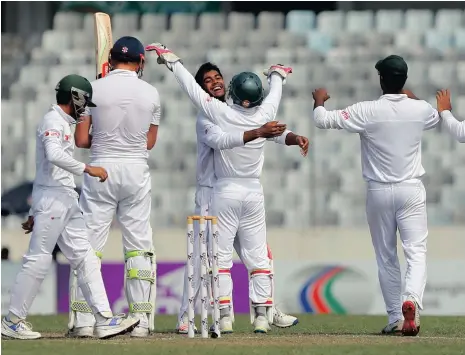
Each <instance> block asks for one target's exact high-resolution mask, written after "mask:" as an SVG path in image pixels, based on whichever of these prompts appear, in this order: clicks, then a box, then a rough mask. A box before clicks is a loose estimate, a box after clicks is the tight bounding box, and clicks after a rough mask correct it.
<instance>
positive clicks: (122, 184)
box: [69, 37, 161, 337]
mask: <svg viewBox="0 0 465 355" xmlns="http://www.w3.org/2000/svg"><path fill="white" fill-rule="evenodd" d="M144 62H145V50H144V46H143V45H142V43H141V42H140V41H139V40H137V39H136V38H134V37H122V38H120V39H119V40H117V41H116V42H115V44H114V45H113V48H112V49H111V51H110V72H109V73H108V75H106V76H105V77H103V78H102V79H98V80H96V81H94V82H92V87H93V90H94V102H95V103H96V105H97V107H96V108H95V109H94V108H92V109H91V112H90V116H88V117H85V118H84V119H83V122H82V123H80V124H79V125H78V126H77V128H76V132H75V137H76V145H77V146H78V147H80V148H90V159H91V162H90V165H91V166H95V165H99V166H103V167H104V168H105V169H106V170H107V171H108V172H109V174H111V177H112V178H111V179H110V180H108V182H107V183H106V184H105V186H104V185H101V184H99V183H98V181H97V180H95V179H92V178H87V177H86V178H85V179H84V183H83V186H82V194H81V199H80V204H81V208H82V211H83V213H84V218H85V220H86V224H87V227H88V228H89V230H90V241H91V244H92V246H93V248H94V249H95V250H96V251H97V252H100V253H103V249H104V246H105V243H106V240H107V238H108V233H109V229H110V225H111V222H112V220H113V216H114V215H115V214H116V218H117V220H118V222H119V224H120V227H121V230H122V234H123V249H124V258H125V261H126V263H125V265H126V272H125V276H124V277H125V284H126V289H125V291H126V297H127V299H128V303H129V312H130V315H131V316H133V317H136V318H137V319H139V320H140V324H139V325H138V326H137V328H135V329H134V330H133V331H132V333H131V336H133V337H146V336H148V335H149V330H153V329H154V315H155V293H156V280H155V276H156V272H155V271H156V267H155V253H154V249H153V242H152V227H151V225H150V213H151V199H152V196H151V187H152V184H151V177H150V171H149V166H148V164H147V158H148V150H151V149H152V148H153V147H154V145H155V142H156V139H157V133H158V124H159V122H160V113H161V108H160V97H159V95H158V91H157V90H156V89H155V88H154V87H153V86H151V85H150V84H148V83H147V82H145V81H143V80H140V79H139V78H140V77H141V76H142V72H143V69H144ZM91 125H92V134H90V133H89V130H90V127H91ZM70 297H71V298H72V300H71V304H72V305H73V303H74V304H76V305H80V307H74V308H73V307H71V309H72V310H73V311H74V313H75V314H74V317H75V318H74V320H73V322H72V327H70V328H71V329H70V332H69V333H70V336H74V337H85V336H90V334H92V328H93V326H94V322H95V320H94V317H93V316H92V314H91V313H90V312H89V308H88V307H86V306H87V305H86V304H85V302H84V300H83V297H82V290H78V291H77V292H76V293H74V294H71V296H70Z"/></svg>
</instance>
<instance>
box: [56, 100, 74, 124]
mask: <svg viewBox="0 0 465 355" xmlns="http://www.w3.org/2000/svg"><path fill="white" fill-rule="evenodd" d="M51 108H52V110H55V111H56V112H58V113H59V114H60V116H61V117H63V119H64V120H65V121H66V122H68V123H69V124H72V123H75V122H76V120H75V119H74V118H72V117H71V116H70V115H68V114H67V113H66V112H65V111H63V110H62V109H61V107H60V106H58V105H56V104H53V105H52V107H51Z"/></svg>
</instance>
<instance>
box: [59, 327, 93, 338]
mask: <svg viewBox="0 0 465 355" xmlns="http://www.w3.org/2000/svg"><path fill="white" fill-rule="evenodd" d="M66 336H67V337H68V338H92V337H93V336H94V327H90V326H89V327H79V328H76V327H74V328H73V329H68V334H66Z"/></svg>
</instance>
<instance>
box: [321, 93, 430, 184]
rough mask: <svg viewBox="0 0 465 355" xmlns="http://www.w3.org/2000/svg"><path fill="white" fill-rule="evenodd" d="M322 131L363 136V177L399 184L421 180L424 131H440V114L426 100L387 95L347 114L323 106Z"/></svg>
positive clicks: (359, 106) (363, 104)
mask: <svg viewBox="0 0 465 355" xmlns="http://www.w3.org/2000/svg"><path fill="white" fill-rule="evenodd" d="M313 119H314V121H315V124H316V126H317V127H318V128H323V129H330V128H333V129H345V130H347V131H349V132H352V133H358V134H359V135H360V141H361V149H362V156H361V158H362V173H363V178H364V179H365V180H366V181H376V182H382V183H397V182H402V181H406V180H410V179H417V178H421V177H422V176H423V175H424V174H425V170H424V169H423V166H422V165H421V139H422V136H423V131H424V130H428V129H431V128H434V127H436V125H437V124H438V123H439V114H438V111H437V110H435V109H434V108H433V107H432V106H431V105H430V104H429V103H427V102H426V101H423V100H413V99H409V98H408V97H407V95H403V94H402V95H401V94H399V95H383V96H381V97H380V98H379V99H378V100H375V101H365V102H360V103H357V104H355V105H352V106H349V107H348V108H346V109H344V110H335V111H327V110H326V109H325V108H324V107H322V106H320V107H317V108H316V109H315V110H314V117H313Z"/></svg>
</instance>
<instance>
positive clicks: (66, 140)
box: [34, 105, 86, 189]
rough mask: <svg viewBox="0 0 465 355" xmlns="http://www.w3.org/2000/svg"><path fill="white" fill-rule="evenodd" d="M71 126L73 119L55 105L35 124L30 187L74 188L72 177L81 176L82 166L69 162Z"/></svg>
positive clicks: (71, 137) (74, 160) (73, 161)
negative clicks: (33, 167) (34, 147)
mask: <svg viewBox="0 0 465 355" xmlns="http://www.w3.org/2000/svg"><path fill="white" fill-rule="evenodd" d="M73 124H74V119H73V118H72V117H71V116H69V115H68V114H66V113H65V112H64V111H63V110H62V109H61V108H60V107H59V106H58V105H52V107H51V108H50V110H49V111H48V112H47V113H46V114H45V116H44V118H43V119H42V120H41V122H40V123H39V125H38V128H37V132H36V176H35V179H34V187H36V186H38V187H42V188H57V187H63V188H68V189H74V188H75V187H76V185H75V183H74V175H82V174H83V173H84V169H85V167H86V165H85V164H84V163H81V162H79V161H77V160H76V159H74V158H73V153H74V135H73V132H72V129H71V128H72V125H73Z"/></svg>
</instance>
